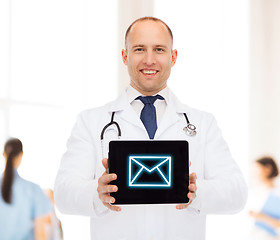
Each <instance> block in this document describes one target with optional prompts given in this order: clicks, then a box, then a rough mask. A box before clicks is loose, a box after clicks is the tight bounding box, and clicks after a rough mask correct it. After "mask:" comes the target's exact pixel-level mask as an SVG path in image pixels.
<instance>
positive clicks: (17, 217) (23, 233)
mask: <svg viewBox="0 0 280 240" xmlns="http://www.w3.org/2000/svg"><path fill="white" fill-rule="evenodd" d="M3 156H4V158H5V160H6V164H5V170H4V173H3V176H2V177H1V178H0V186H1V197H0V239H1V240H62V229H61V224H60V222H59V220H58V219H57V218H56V215H55V212H54V207H53V204H52V203H53V202H52V201H53V192H52V190H50V189H47V190H46V192H45V193H44V192H43V190H42V189H41V188H40V187H39V186H38V185H37V184H35V183H32V182H30V181H27V180H25V179H23V178H22V177H20V175H19V174H18V171H17V169H18V167H19V166H20V164H21V161H22V157H23V148H22V142H21V141H20V140H19V139H17V138H12V139H9V140H8V141H7V142H6V144H5V146H4V152H3Z"/></svg>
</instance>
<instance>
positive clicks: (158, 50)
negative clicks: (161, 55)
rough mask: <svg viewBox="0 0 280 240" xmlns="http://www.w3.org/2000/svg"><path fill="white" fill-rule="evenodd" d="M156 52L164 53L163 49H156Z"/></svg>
mask: <svg viewBox="0 0 280 240" xmlns="http://www.w3.org/2000/svg"><path fill="white" fill-rule="evenodd" d="M156 51H157V52H164V49H163V48H156Z"/></svg>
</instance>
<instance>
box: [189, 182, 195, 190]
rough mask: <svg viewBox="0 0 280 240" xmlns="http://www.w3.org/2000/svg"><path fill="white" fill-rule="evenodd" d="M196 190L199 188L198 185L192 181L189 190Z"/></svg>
mask: <svg viewBox="0 0 280 240" xmlns="http://www.w3.org/2000/svg"><path fill="white" fill-rule="evenodd" d="M196 190H197V187H196V185H195V184H193V183H192V184H190V185H189V191H190V192H196Z"/></svg>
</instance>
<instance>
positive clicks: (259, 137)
mask: <svg viewBox="0 0 280 240" xmlns="http://www.w3.org/2000/svg"><path fill="white" fill-rule="evenodd" d="M279 13H280V1H278V0H269V1H266V0H259V1H254V0H251V41H250V42H251V56H250V59H251V82H250V89H251V105H250V126H251V127H250V159H251V160H255V159H256V158H258V157H260V156H262V155H266V154H267V155H272V156H273V157H275V158H276V160H278V163H280V127H279V122H280V104H279V103H280V70H279V69H280V68H279V66H280V64H279V63H280V27H279V26H280V14H279Z"/></svg>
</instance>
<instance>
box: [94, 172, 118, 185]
mask: <svg viewBox="0 0 280 240" xmlns="http://www.w3.org/2000/svg"><path fill="white" fill-rule="evenodd" d="M116 179H117V174H115V173H111V174H108V173H104V174H103V175H102V176H101V177H100V178H99V179H98V184H101V185H107V184H108V183H110V182H112V181H114V180H116Z"/></svg>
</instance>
